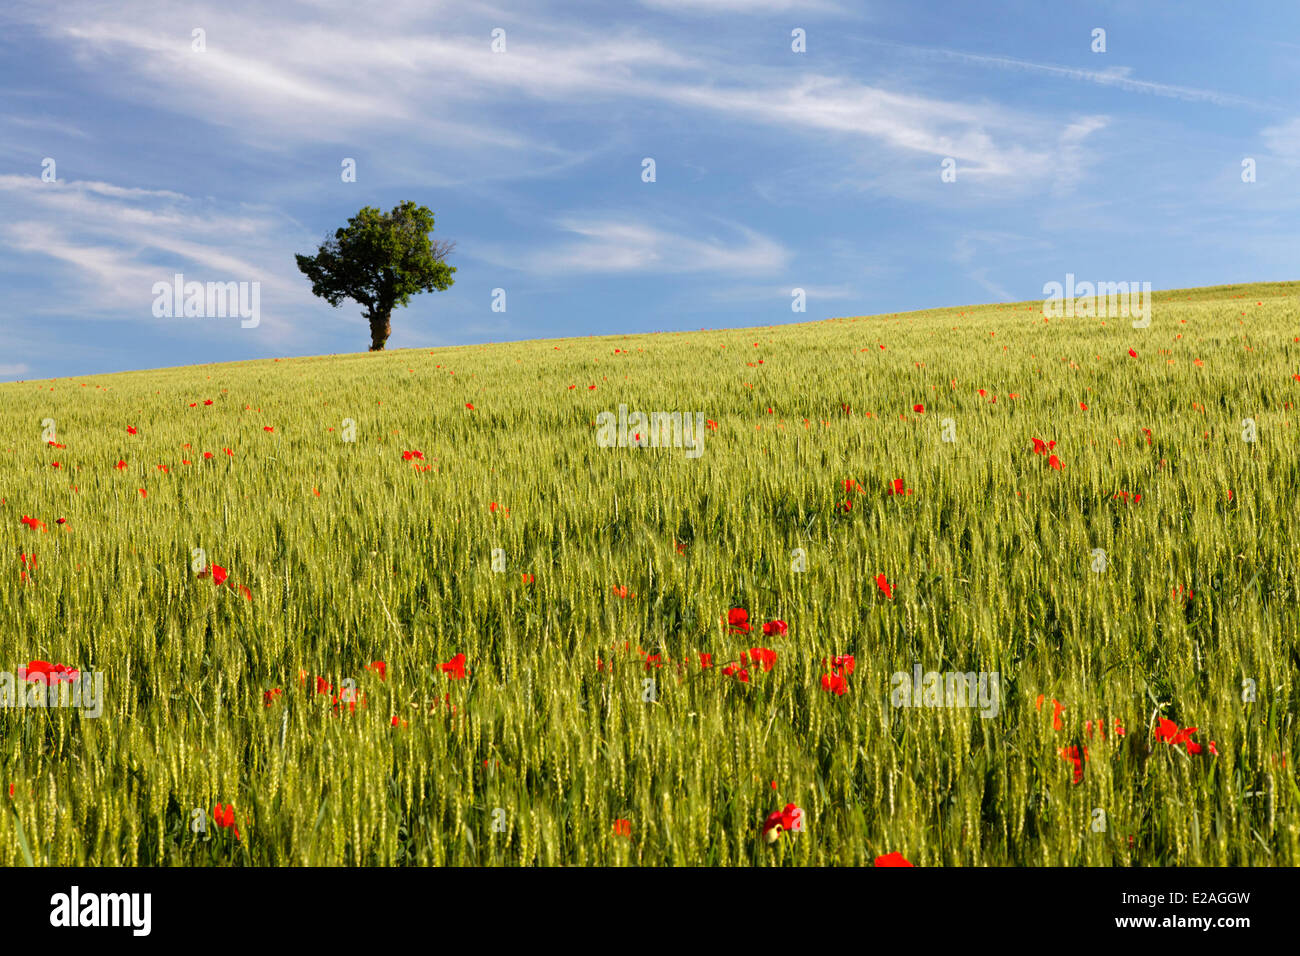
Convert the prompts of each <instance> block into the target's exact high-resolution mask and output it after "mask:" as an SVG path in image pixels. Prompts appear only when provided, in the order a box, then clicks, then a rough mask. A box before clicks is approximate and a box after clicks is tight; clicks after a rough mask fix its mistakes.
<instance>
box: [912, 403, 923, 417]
mask: <svg viewBox="0 0 1300 956" xmlns="http://www.w3.org/2000/svg"><path fill="white" fill-rule="evenodd" d="M912 411H914V412H916V413H917V414H918V415H924V414H925V406H924V405H913V406H912Z"/></svg>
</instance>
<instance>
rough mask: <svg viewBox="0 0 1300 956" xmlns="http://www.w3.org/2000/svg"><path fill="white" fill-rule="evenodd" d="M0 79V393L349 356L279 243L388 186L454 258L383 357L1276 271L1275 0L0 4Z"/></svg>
mask: <svg viewBox="0 0 1300 956" xmlns="http://www.w3.org/2000/svg"><path fill="white" fill-rule="evenodd" d="M195 28H201V29H202V30H203V31H204V40H205V45H206V49H205V50H203V51H202V52H197V51H195V50H194V49H193V45H194V44H193V30H194V29H195ZM497 28H500V29H502V30H504V31H505V52H493V50H492V32H493V30H494V29H497ZM1096 28H1101V29H1104V30H1105V31H1106V33H1105V42H1106V50H1105V52H1104V53H1103V52H1094V51H1093V49H1092V46H1093V44H1094V40H1093V31H1094V29H1096ZM795 29H802V30H803V31H805V34H806V52H803V53H797V52H794V51H793V50H792V48H791V47H792V42H793V41H792V38H791V33H792V31H793V30H795ZM0 89H3V91H4V93H3V96H0V247H2V248H0V381H8V380H15V379H36V378H45V377H52V376H82V375H88V374H92V373H98V372H111V371H120V370H126V369H135V368H153V367H161V366H173V365H189V364H195V363H200V362H213V361H227V360H240V359H250V358H261V357H268V356H283V355H304V354H322V353H334V352H358V351H364V350H365V349H366V348H367V347H368V344H369V338H368V333H367V328H366V325H365V321H364V319H363V318H362V316H361V310H360V307H358V306H356V305H355V304H353V303H351V302H346V303H344V304H343V305H342V306H341V307H340V308H338V309H334V308H331V307H330V306H329V305H328V304H326V303H325V302H323V301H321V300H319V299H315V298H314V297H312V296H311V294H310V289H309V284H308V283H307V281H306V279H305V278H304V277H303V276H301V274H300V273H298V271H297V269H296V266H295V264H294V259H293V254H294V253H298V252H301V253H307V252H311V251H313V250H314V249H315V247H316V245H317V244H318V243H319V242H320V240H321V239H322V238H323V237H324V236H326V235H327V234H328V233H331V232H332V231H333V230H334V229H335V228H337V227H338V226H340V225H342V224H343V223H344V222H345V221H346V219H347V218H348V216H350V215H352V214H353V213H355V212H356V211H357V210H358V209H360V208H361V207H362V206H365V205H372V206H379V207H381V208H383V209H389V208H391V207H392V206H394V205H396V204H397V203H398V202H399V201H401V200H404V199H412V200H415V201H417V202H419V203H422V204H424V205H427V206H429V207H430V208H431V209H433V210H434V213H435V215H436V217H437V231H436V233H435V235H436V236H437V237H440V238H448V239H454V240H455V241H456V243H457V248H456V251H455V253H454V255H453V257H452V260H451V261H452V262H453V264H454V265H456V266H457V268H458V270H459V271H458V272H457V274H456V283H455V285H454V286H453V287H452V288H451V289H449V290H448V291H445V292H435V293H431V294H427V295H422V296H418V297H416V298H415V299H413V300H412V303H411V305H410V306H409V307H408V308H406V309H399V310H398V311H397V312H396V313H395V315H394V322H393V327H394V331H393V336H392V338H391V339H390V341H389V347H390V348H405V347H416V346H437V345H451V344H462V343H471V342H490V341H503V340H511V339H529V338H544V337H558V336H574V335H591V334H613V333H625V332H643V331H656V330H665V329H698V328H706V327H707V328H717V327H727V326H747V325H765V324H772V323H777V322H788V321H795V320H807V319H817V318H824V317H831V316H840V315H863V314H874V313H880V312H895V311H903V310H910V309H920V308H929V307H934V306H945V305H962V304H971V303H977V302H995V301H999V300H1026V299H1038V298H1042V289H1043V285H1044V283H1047V282H1050V281H1062V282H1063V281H1064V278H1065V274H1066V273H1067V272H1072V273H1074V274H1076V275H1077V276H1078V277H1079V278H1080V279H1089V280H1094V281H1095V280H1104V281H1145V282H1150V283H1152V286H1153V287H1154V288H1157V289H1160V288H1173V287H1183V286H1195V285H1217V284H1222V283H1229V282H1241V281H1254V280H1281V279H1295V278H1297V277H1300V276H1298V273H1300V268H1297V265H1298V264H1300V238H1298V236H1300V188H1297V187H1298V184H1300V179H1298V177H1300V96H1298V95H1297V94H1298V93H1300V4H1297V3H1295V2H1294V0H1285V2H1282V0H1279V2H1271V3H1269V2H1266V3H1256V4H1249V5H1245V6H1242V5H1234V4H1223V3H1217V2H1216V3H1203V2H1187V0H1180V2H1167V3H1166V2H1141V3H1136V2H1131V0H1125V2H1113V3H1111V2H1093V3H1069V2H1053V3H1050V4H1045V3H1042V2H1041V0H1025V2H1004V3H999V4H992V3H990V4H974V3H966V2H952V3H938V2H925V0H912V2H905V3H904V2H893V3H888V4H885V3H874V2H870V0H867V2H850V0H844V2H835V0H824V2H806V0H805V2H786V0H749V2H742V0H640V2H636V0H623V2H618V3H608V2H590V3H577V2H568V3H530V2H519V3H511V4H507V5H490V4H471V3H450V4H439V3H432V2H422V3H404V2H400V0H396V2H385V3H382V4H374V5H369V4H355V3H332V2H277V3H273V4H267V3H259V4H245V3H242V2H240V0H230V2H221V3H213V4H203V3H197V4H184V3H170V4H162V3H144V4H136V3H129V2H127V3H115V4H114V3H107V4H106V3H102V2H85V3H80V2H77V3H62V2H40V3H26V2H22V0H6V3H5V5H4V6H3V8H0ZM345 157H351V158H353V159H355V160H356V164H357V181H356V182H354V183H345V182H343V181H342V177H341V175H340V173H341V163H342V161H343V159H344V158H345ZM646 157H651V158H653V159H654V160H655V173H656V181H655V182H653V183H646V182H643V181H642V161H643V159H644V158H646ZM950 157H951V158H952V159H953V160H954V161H955V170H956V181H954V182H944V181H942V178H941V172H942V164H943V162H944V160H945V159H947V158H950ZM46 158H51V159H54V160H55V164H56V165H55V171H56V174H57V179H56V181H54V182H43V181H42V178H41V173H42V161H43V160H44V159H46ZM1246 158H1251V159H1254V160H1255V164H1256V181H1255V182H1253V183H1245V182H1243V181H1242V161H1243V159H1246ZM178 272H179V273H182V274H184V276H185V278H186V279H187V280H189V281H199V282H209V281H219V282H229V281H236V282H259V283H260V284H261V323H260V325H259V326H258V327H257V328H241V323H240V322H239V320H238V319H217V318H211V319H197V318H189V319H186V318H155V317H154V315H153V312H152V305H153V301H154V294H153V292H152V287H153V284H154V283H155V282H159V281H170V280H171V277H172V276H173V275H174V274H175V273H178ZM796 287H797V288H802V289H804V290H805V291H806V296H807V311H806V313H804V314H801V315H799V314H794V313H792V311H791V290H792V289H794V288H796ZM496 288H502V289H505V290H506V311H505V312H494V311H493V310H492V301H493V294H492V290H493V289H496Z"/></svg>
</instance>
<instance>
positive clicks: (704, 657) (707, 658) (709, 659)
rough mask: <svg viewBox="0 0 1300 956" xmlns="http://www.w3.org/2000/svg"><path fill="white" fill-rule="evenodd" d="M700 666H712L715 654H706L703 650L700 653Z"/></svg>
mask: <svg viewBox="0 0 1300 956" xmlns="http://www.w3.org/2000/svg"><path fill="white" fill-rule="evenodd" d="M700 666H701V667H712V666H713V655H712V654H705V653H703V652H701V653H700Z"/></svg>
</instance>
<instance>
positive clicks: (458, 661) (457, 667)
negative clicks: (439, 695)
mask: <svg viewBox="0 0 1300 956" xmlns="http://www.w3.org/2000/svg"><path fill="white" fill-rule="evenodd" d="M438 668H439V670H442V671H443V672H444V673H446V674H448V675H450V677H451V679H452V680H464V679H465V655H464V654H463V653H461V654H457V655H456V656H455V657H453V658H452V659H451V660H449V661H448V662H447V663H445V664H439V665H438Z"/></svg>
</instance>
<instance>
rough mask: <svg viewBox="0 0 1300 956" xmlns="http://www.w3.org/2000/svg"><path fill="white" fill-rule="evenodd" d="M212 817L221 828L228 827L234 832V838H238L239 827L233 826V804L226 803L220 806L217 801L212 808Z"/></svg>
mask: <svg viewBox="0 0 1300 956" xmlns="http://www.w3.org/2000/svg"><path fill="white" fill-rule="evenodd" d="M212 819H214V820H216V821H217V826H219V827H221V828H222V829H229V830H233V831H234V832H235V839H236V840H238V839H239V827H237V826H235V805H234V804H233V803H228V804H226V805H225V806H222V805H221V804H220V803H218V804H217V805H216V806H215V807H213V808H212Z"/></svg>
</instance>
